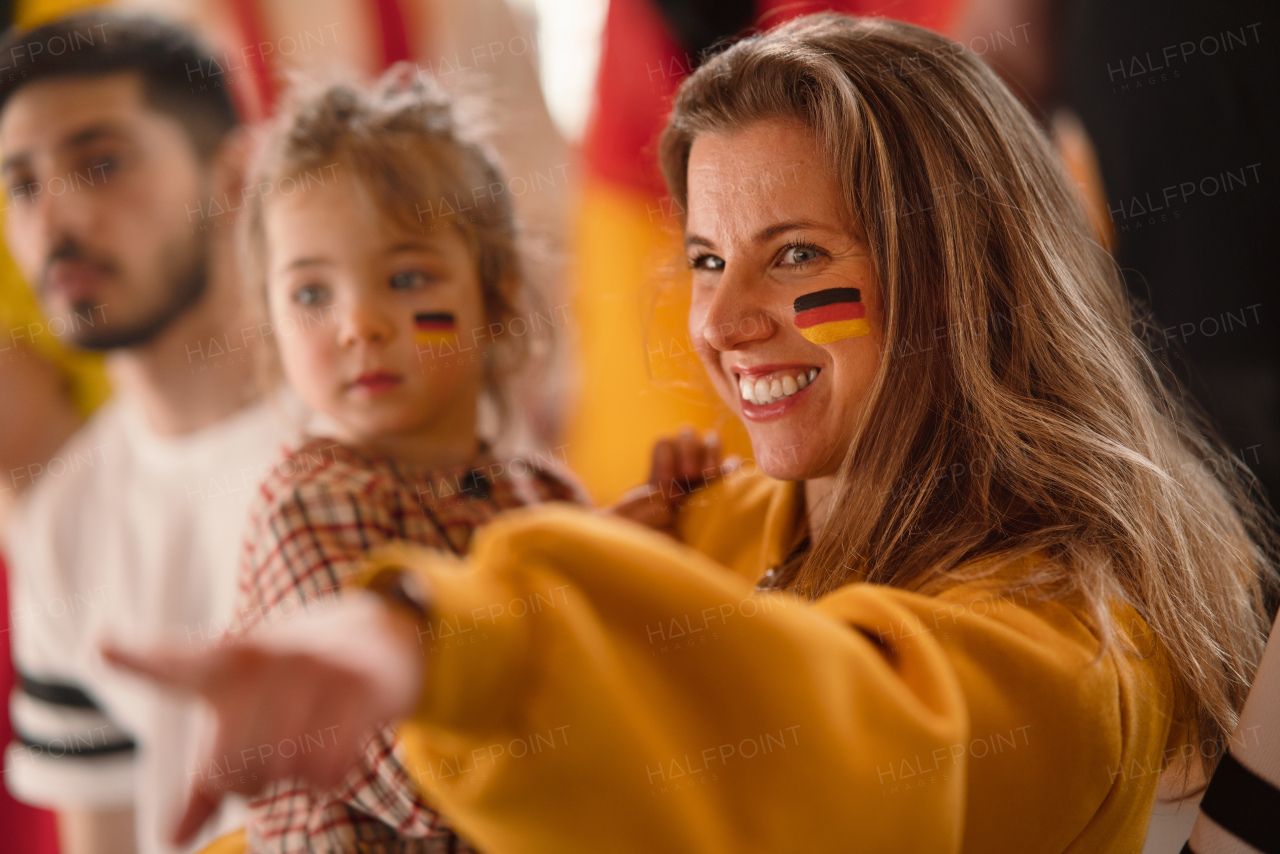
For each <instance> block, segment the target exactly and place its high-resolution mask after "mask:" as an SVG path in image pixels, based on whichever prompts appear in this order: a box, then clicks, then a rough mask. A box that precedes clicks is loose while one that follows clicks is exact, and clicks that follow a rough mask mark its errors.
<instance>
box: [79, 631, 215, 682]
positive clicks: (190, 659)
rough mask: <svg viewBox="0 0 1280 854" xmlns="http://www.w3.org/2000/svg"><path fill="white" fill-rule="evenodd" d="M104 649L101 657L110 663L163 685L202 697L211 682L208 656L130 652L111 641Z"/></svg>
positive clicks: (105, 643)
mask: <svg viewBox="0 0 1280 854" xmlns="http://www.w3.org/2000/svg"><path fill="white" fill-rule="evenodd" d="M101 649H102V657H103V658H105V659H106V660H107V661H109V662H110V663H112V664H114V665H115V666H117V667H120V668H123V669H125V670H128V671H130V672H132V673H134V674H136V675H138V676H143V677H146V678H147V679H150V680H151V681H153V682H158V683H160V684H161V685H165V686H168V687H171V688H178V689H181V690H183V691H188V692H191V693H196V694H203V693H205V689H206V686H207V685H208V683H209V678H210V671H211V663H210V662H209V660H208V659H209V654H208V653H174V652H166V651H164V650H158V649H151V650H146V651H140V650H128V649H125V648H124V647H121V646H117V645H116V644H114V643H112V642H110V641H106V642H104V643H103V644H102V647H101Z"/></svg>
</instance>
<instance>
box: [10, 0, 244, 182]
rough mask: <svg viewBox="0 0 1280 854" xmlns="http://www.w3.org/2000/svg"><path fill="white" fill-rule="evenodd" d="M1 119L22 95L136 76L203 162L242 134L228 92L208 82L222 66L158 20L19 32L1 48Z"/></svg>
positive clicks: (98, 17)
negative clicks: (43, 86) (67, 80)
mask: <svg viewBox="0 0 1280 854" xmlns="http://www.w3.org/2000/svg"><path fill="white" fill-rule="evenodd" d="M2 60H8V61H9V73H8V74H6V75H4V76H3V77H0V113H3V112H4V108H5V106H6V105H7V104H8V102H9V99H10V98H12V97H13V95H14V94H15V93H16V92H18V91H19V90H20V89H22V87H24V86H27V85H28V84H31V83H34V82H36V81H38V80H49V79H53V78H57V77H103V76H106V75H109V74H128V73H133V74H137V75H138V76H139V77H141V78H142V84H143V89H144V92H145V96H146V99H147V103H148V104H149V105H150V106H152V107H154V108H155V109H157V110H159V111H161V112H164V113H168V114H170V115H172V116H174V117H175V118H176V119H178V121H180V122H181V123H182V125H183V127H184V128H186V130H187V133H188V135H189V136H190V137H191V141H192V143H194V145H195V148H196V150H197V151H198V152H199V154H200V156H201V157H202V158H208V157H209V155H211V154H212V153H213V152H214V151H215V150H216V149H217V147H218V145H219V144H220V143H221V142H222V140H223V139H224V138H225V137H226V135H227V134H228V133H229V132H230V131H231V130H232V129H233V128H235V127H236V125H237V123H238V119H237V116H236V109H235V105H234V104H233V103H232V101H231V95H230V93H229V92H228V91H227V89H226V87H225V86H224V85H223V84H222V83H221V82H219V83H218V84H217V85H216V86H215V85H212V84H208V83H204V82H201V81H204V80H206V73H207V69H209V68H210V67H212V66H214V65H216V63H217V58H216V57H215V56H214V54H213V53H212V51H211V50H210V48H209V47H208V46H206V45H205V44H204V43H203V42H202V41H201V40H200V39H199V38H198V37H197V36H196V35H195V34H194V33H192V32H191V31H190V30H188V29H186V28H185V27H181V26H179V25H177V24H173V23H170V22H168V21H164V20H161V19H159V18H154V17H149V16H139V15H121V14H118V13H111V12H100V11H90V12H82V13H79V14H75V15H67V16H66V17H62V18H59V19H57V20H56V21H52V22H50V23H48V24H43V25H41V26H39V27H35V28H34V29H30V30H18V29H17V28H12V29H10V30H9V32H8V33H6V34H5V37H4V39H3V40H0V61H2Z"/></svg>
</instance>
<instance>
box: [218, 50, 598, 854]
mask: <svg viewBox="0 0 1280 854" xmlns="http://www.w3.org/2000/svg"><path fill="white" fill-rule="evenodd" d="M259 160H260V162H259V164H258V166H257V169H256V172H257V175H256V178H255V183H256V185H257V186H258V187H259V188H260V189H261V192H260V193H259V194H258V196H257V198H256V199H255V200H254V204H253V205H252V206H251V209H250V216H249V217H248V218H247V222H248V234H247V236H248V240H247V243H246V247H247V250H248V252H247V255H248V259H249V266H250V269H251V272H252V274H253V276H254V277H255V279H256V280H257V282H256V284H257V285H260V286H261V288H262V289H263V290H264V292H265V295H266V303H267V311H268V313H269V318H270V322H271V327H270V328H272V329H274V330H275V335H276V339H277V344H278V350H279V357H280V363H281V367H282V368H283V371H284V374H285V377H286V378H287V380H288V381H289V383H290V384H291V385H292V386H293V388H294V390H295V391H296V392H297V393H298V394H299V395H300V396H301V398H302V399H303V401H304V402H305V403H306V404H307V405H308V406H309V408H311V409H312V410H314V411H315V412H316V413H318V414H319V415H321V416H323V417H325V418H326V419H327V421H328V422H329V425H330V426H329V427H328V428H327V430H326V432H327V433H329V434H330V435H328V436H324V437H320V436H316V437H315V438H312V439H310V440H309V441H307V442H306V443H305V444H303V445H302V446H301V447H300V448H298V449H297V450H295V451H294V452H292V453H291V454H289V455H288V456H286V457H285V458H284V459H283V460H281V461H280V463H279V464H278V465H277V466H276V467H275V469H274V471H273V473H272V474H271V475H270V476H269V477H268V478H267V479H266V480H265V482H264V484H263V487H262V490H261V494H260V495H259V498H258V502H257V504H256V507H255V510H254V512H253V515H252V518H251V521H250V527H249V529H248V533H247V541H246V544H245V549H244V557H243V562H242V568H241V601H240V606H241V608H240V614H241V621H242V623H243V627H244V628H245V629H250V628H253V627H254V626H256V625H258V624H261V623H262V622H264V621H265V620H269V619H272V618H274V617H277V616H287V615H288V614H289V613H292V612H296V611H300V610H304V609H305V608H307V607H309V606H311V605H314V604H315V603H317V602H321V601H325V600H326V599H328V598H331V597H332V596H333V595H335V594H336V593H337V590H338V588H339V587H340V585H342V584H343V583H344V582H345V581H347V580H349V578H350V576H351V575H352V574H353V572H354V571H355V569H356V567H357V565H358V563H359V561H360V560H361V558H362V557H363V556H364V554H365V552H366V551H367V550H369V549H370V548H372V547H375V546H377V545H379V544H381V543H384V542H387V541H389V540H409V541H412V542H415V543H419V544H423V545H426V546H429V547H432V548H437V549H442V550H447V551H450V552H454V553H458V554H461V553H462V552H464V551H465V549H466V548H467V544H468V541H469V539H470V537H471V534H472V532H473V530H474V529H475V528H476V527H477V526H479V525H481V524H483V523H485V522H486V521H487V520H489V519H490V518H491V517H493V516H494V515H495V514H496V513H498V512H500V511H502V510H506V509H509V508H514V507H519V506H522V505H526V504H532V503H537V502H542V501H580V500H582V499H581V497H580V493H579V491H578V490H577V489H576V488H575V486H574V485H573V484H571V483H570V482H569V481H568V480H566V479H565V477H564V476H562V475H560V474H557V473H556V472H555V471H552V470H551V469H550V468H549V467H548V466H546V465H535V464H532V463H530V462H529V461H526V460H521V459H495V458H494V456H493V454H492V453H491V451H490V450H489V447H488V445H487V444H486V443H485V441H483V440H482V439H480V438H479V437H478V436H477V418H478V415H477V409H478V407H479V406H480V404H481V402H482V400H483V399H485V398H486V397H487V398H488V399H489V400H490V401H491V402H495V403H500V402H501V399H502V397H503V395H502V392H503V383H504V380H507V379H509V377H510V376H511V373H512V371H513V369H514V368H515V367H517V366H518V365H519V364H521V362H522V361H523V360H524V359H525V357H526V355H527V354H526V353H525V352H523V351H522V346H524V345H525V342H526V341H527V336H524V335H521V336H516V335H511V334H504V331H505V330H507V329H509V322H510V320H511V319H512V318H514V317H517V316H518V314H519V313H520V310H521V308H522V305H523V302H524V300H523V299H522V297H523V295H524V292H525V289H526V285H525V280H524V277H523V274H522V270H521V266H520V261H519V255H518V252H517V250H516V245H515V224H514V221H513V215H512V210H511V205H510V203H509V201H508V197H507V195H505V194H504V193H503V192H502V189H503V186H504V183H503V179H502V177H501V176H500V174H499V172H498V170H497V168H496V167H495V165H494V163H493V161H492V160H491V159H490V157H489V156H488V155H487V154H486V152H485V150H484V149H483V148H482V147H481V146H480V145H479V144H478V143H476V142H474V141H471V140H469V139H468V138H467V137H466V136H465V134H464V131H463V129H462V127H461V125H460V122H459V120H458V118H457V117H456V116H455V114H454V112H453V111H452V109H451V107H450V105H449V104H448V102H447V101H445V100H444V99H443V98H442V97H441V96H440V95H438V94H436V93H435V92H434V91H428V90H427V89H426V88H425V87H424V86H423V85H422V83H421V82H415V83H405V81H404V78H403V76H402V75H400V74H397V73H396V72H394V71H393V72H391V73H390V74H389V75H388V78H387V80H386V82H385V83H384V84H383V85H382V86H381V87H380V88H379V89H378V90H376V91H373V92H367V91H362V90H357V89H354V88H350V87H347V86H332V87H330V88H328V89H326V90H324V91H322V92H320V93H319V94H317V95H315V96H313V97H311V98H308V99H304V100H302V101H301V102H300V103H299V104H298V105H297V106H296V107H295V108H294V109H293V110H292V111H291V112H289V113H287V114H286V115H284V116H283V117H282V118H281V120H280V123H279V125H278V126H277V127H276V129H275V130H274V133H273V134H272V135H271V136H270V137H269V138H268V139H267V140H266V145H265V146H264V148H263V152H262V155H261V156H260V158H259ZM264 328H265V327H264ZM526 349H527V347H526ZM497 408H498V409H499V410H500V409H501V407H500V406H499V407H497ZM479 634H481V632H478V633H477V635H476V636H477V637H478V636H479ZM469 640H471V641H474V640H475V637H472V638H470V639H469ZM440 642H447V640H443V639H442V640H441V641H440ZM316 702H317V703H323V702H324V698H323V697H317V698H316ZM308 737H309V738H308ZM323 739H324V735H323V733H320V734H317V733H299V734H298V743H299V744H301V745H304V746H306V745H310V747H311V748H312V749H323V748H322V747H317V744H318V743H322V742H323ZM299 749H301V748H299ZM247 836H248V839H247V842H248V845H249V848H250V850H252V851H254V852H259V851H271V852H291V851H308V852H317V851H333V852H337V851H356V850H359V851H397V852H418V851H422V852H427V851H431V852H434V851H468V850H470V849H469V848H468V847H467V845H466V844H465V843H464V842H461V841H460V840H459V839H458V838H457V837H456V836H455V835H454V833H453V832H452V831H451V830H449V829H448V828H447V827H444V826H442V824H441V821H440V819H439V817H438V816H437V814H436V813H435V812H434V811H432V810H431V808H430V807H428V806H427V804H425V803H424V802H423V801H422V799H421V797H420V795H419V794H418V786H417V783H416V781H414V780H412V779H410V777H409V776H408V774H407V773H406V771H405V768H404V766H403V765H402V764H401V762H400V759H399V758H398V755H397V745H396V739H395V736H394V734H393V731H391V730H390V729H388V730H385V731H383V732H380V733H379V734H377V736H376V737H374V738H373V739H372V740H371V741H370V742H369V744H368V746H367V748H366V750H365V754H364V760H363V762H362V764H361V765H360V766H359V767H357V768H356V769H354V770H353V771H352V772H351V773H350V774H348V775H347V776H346V777H345V778H344V780H343V782H342V783H341V784H340V785H339V786H338V788H336V789H335V790H333V791H330V792H327V793H324V794H318V793H316V792H314V791H311V790H309V789H307V788H305V787H295V786H288V785H277V786H275V787H273V788H270V789H268V790H267V792H266V793H265V795H264V796H263V797H262V798H261V799H259V800H257V801H255V802H253V803H252V804H251V807H250V819H249V826H248V832H247Z"/></svg>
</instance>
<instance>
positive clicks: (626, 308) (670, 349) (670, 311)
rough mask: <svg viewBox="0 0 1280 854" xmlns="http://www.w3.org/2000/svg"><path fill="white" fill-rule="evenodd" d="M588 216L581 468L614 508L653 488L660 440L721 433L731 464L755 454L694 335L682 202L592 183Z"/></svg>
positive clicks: (580, 360) (579, 347) (578, 430)
mask: <svg viewBox="0 0 1280 854" xmlns="http://www.w3.org/2000/svg"><path fill="white" fill-rule="evenodd" d="M577 210H578V212H577V222H576V228H575V235H574V239H573V244H574V251H573V253H572V257H573V259H574V262H573V263H574V276H573V278H574V281H575V282H576V286H575V293H574V296H573V317H574V320H575V325H574V327H573V333H574V336H575V338H576V340H575V347H576V358H575V360H574V365H575V370H576V371H577V373H578V377H577V386H578V387H577V390H576V394H575V402H574V404H573V406H572V407H571V411H570V414H569V422H568V426H567V430H566V434H565V440H564V441H565V452H566V454H567V456H568V461H569V465H570V467H571V468H572V469H573V470H574V471H575V472H577V473H579V475H580V476H581V477H582V480H583V483H584V485H585V486H586V487H587V489H588V490H589V491H590V492H591V494H592V497H593V498H594V499H595V500H596V501H597V502H599V503H601V504H611V503H613V502H614V501H616V500H617V499H618V498H619V497H620V496H621V495H622V493H623V492H625V491H626V490H628V489H630V488H631V487H633V486H635V485H636V484H637V483H643V482H644V481H646V480H647V479H648V477H649V454H650V451H651V450H652V448H653V443H654V440H655V439H657V438H658V437H659V436H663V435H666V434H670V433H672V432H674V431H675V430H676V429H677V428H678V427H680V425H681V424H685V423H688V424H692V425H693V426H695V427H697V428H698V429H707V428H711V427H714V428H715V429H717V430H718V431H720V433H721V437H722V439H723V440H724V443H725V447H726V449H727V452H732V453H739V454H746V453H747V452H748V451H749V450H750V444H749V443H748V441H747V438H746V433H745V431H744V430H743V429H742V426H741V424H740V423H739V422H738V420H737V419H736V418H733V417H731V416H730V414H729V412H728V410H727V409H726V408H725V406H724V405H723V403H721V402H720V400H719V399H718V398H717V397H716V396H715V394H714V393H713V391H712V390H711V387H710V384H709V383H708V382H707V380H706V377H705V372H704V371H703V370H702V367H701V365H700V363H699V360H698V356H697V354H696V353H695V352H694V350H693V346H692V341H691V339H690V336H689V332H688V329H687V328H686V327H687V323H686V318H687V317H688V316H689V310H688V293H689V287H688V283H687V279H686V278H685V277H686V276H687V271H684V270H683V265H684V252H683V250H682V249H681V247H680V240H681V238H680V236H679V234H678V233H677V231H676V230H675V226H676V225H677V222H676V220H675V219H674V218H673V217H672V210H671V202H670V201H669V200H666V201H659V200H657V199H653V198H651V197H649V196H647V195H645V194H642V193H636V192H633V191H628V190H624V189H621V188H616V187H612V186H608V185H605V184H603V183H602V182H600V181H598V180H588V181H587V182H586V186H585V188H584V190H583V196H582V200H581V203H580V205H579V206H578V209H577ZM654 271H659V272H657V273H655V272H654ZM663 271H665V272H663ZM677 271H679V272H677Z"/></svg>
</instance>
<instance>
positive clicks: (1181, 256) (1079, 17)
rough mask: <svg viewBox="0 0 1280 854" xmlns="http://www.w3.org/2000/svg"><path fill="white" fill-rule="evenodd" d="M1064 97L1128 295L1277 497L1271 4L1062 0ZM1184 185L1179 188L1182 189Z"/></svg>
mask: <svg viewBox="0 0 1280 854" xmlns="http://www.w3.org/2000/svg"><path fill="white" fill-rule="evenodd" d="M1064 5H1065V9H1064V10H1063V12H1064V14H1063V19H1062V21H1063V27H1062V32H1061V36H1060V42H1059V56H1060V57H1061V67H1060V73H1061V79H1060V91H1061V94H1062V98H1063V101H1064V103H1065V105H1066V106H1068V107H1070V108H1071V109H1072V110H1073V111H1074V112H1075V113H1076V114H1077V115H1078V116H1079V117H1080V119H1081V121H1082V122H1083V124H1084V126H1085V128H1086V130H1087V131H1088V133H1089V136H1090V138H1091V139H1092V140H1093V143H1094V145H1095V148H1096V150H1097V154H1098V160H1099V166H1100V168H1101V171H1102V178H1103V183H1104V184H1105V187H1106V198H1107V205H1108V208H1109V209H1110V210H1111V219H1112V224H1113V227H1114V229H1115V233H1116V239H1117V249H1116V260H1117V262H1118V263H1119V265H1120V267H1121V268H1122V270H1123V271H1124V275H1125V280H1126V282H1127V284H1128V286H1129V289H1130V291H1131V293H1132V294H1133V296H1134V297H1135V298H1137V299H1138V300H1140V301H1142V302H1144V303H1146V304H1147V305H1148V306H1149V308H1150V309H1151V311H1152V312H1153V313H1154V316H1155V320H1156V321H1157V323H1158V325H1159V327H1160V330H1161V331H1160V332H1159V333H1158V334H1157V336H1156V338H1157V343H1159V344H1160V345H1161V346H1162V350H1163V352H1164V353H1165V355H1166V356H1167V357H1168V359H1169V363H1170V365H1171V367H1172V368H1173V369H1174V372H1175V374H1176V375H1177V376H1178V377H1179V378H1180V379H1181V380H1182V381H1183V382H1184V383H1185V384H1187V385H1188V386H1189V388H1190V390H1191V391H1192V393H1193V394H1194V395H1195V396H1196V397H1197V399H1198V400H1199V401H1200V402H1201V403H1202V404H1203V405H1204V406H1205V408H1206V409H1208V411H1209V413H1210V415H1211V417H1213V419H1214V420H1215V422H1216V423H1217V425H1218V427H1219V428H1220V430H1221V432H1222V435H1223V438H1224V439H1225V440H1226V441H1227V442H1228V444H1229V445H1231V447H1232V449H1233V450H1234V451H1236V452H1237V455H1238V456H1239V457H1240V458H1241V459H1242V460H1243V461H1244V462H1245V463H1246V464H1247V465H1249V466H1250V468H1252V469H1253V471H1254V472H1255V473H1256V474H1257V475H1258V476H1259V477H1260V479H1261V480H1262V482H1263V485H1264V487H1265V488H1266V489H1267V491H1268V492H1269V493H1270V496H1271V498H1272V500H1273V502H1274V501H1275V500H1277V499H1280V301H1277V298H1276V296H1275V294H1276V285H1277V271H1280V239H1277V235H1278V234H1280V205H1277V198H1276V191H1275V186H1276V173H1275V169H1276V167H1277V164H1278V163H1280V158H1278V157H1277V154H1280V109H1277V103H1276V95H1275V89H1276V85H1277V83H1278V82H1280V50H1278V48H1280V42H1277V40H1276V37H1275V35H1276V30H1275V26H1276V24H1277V22H1278V20H1277V19H1278V18H1280V15H1277V4H1275V3H1274V0H1233V2H1230V3H1209V2H1204V0H1065V4H1064ZM1184 191H1185V192H1184Z"/></svg>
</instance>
